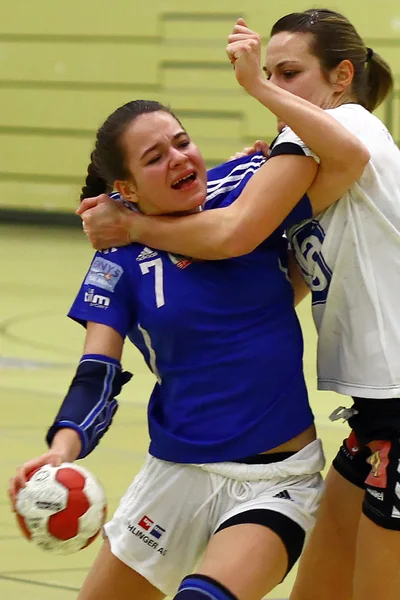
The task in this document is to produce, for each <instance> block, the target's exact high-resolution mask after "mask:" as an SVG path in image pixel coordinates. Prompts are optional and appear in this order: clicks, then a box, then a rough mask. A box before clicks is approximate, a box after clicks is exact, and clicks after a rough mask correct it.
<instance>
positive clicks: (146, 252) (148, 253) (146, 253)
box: [136, 246, 158, 261]
mask: <svg viewBox="0 0 400 600" xmlns="http://www.w3.org/2000/svg"><path fill="white" fill-rule="evenodd" d="M157 255H158V252H157V251H156V250H152V249H151V248H148V247H147V246H145V247H144V248H143V250H142V251H141V253H140V254H139V256H137V257H136V260H138V261H140V260H146V259H147V258H153V256H157Z"/></svg>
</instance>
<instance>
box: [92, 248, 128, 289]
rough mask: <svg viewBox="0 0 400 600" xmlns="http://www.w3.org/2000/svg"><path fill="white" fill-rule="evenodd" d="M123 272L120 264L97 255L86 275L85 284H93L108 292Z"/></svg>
mask: <svg viewBox="0 0 400 600" xmlns="http://www.w3.org/2000/svg"><path fill="white" fill-rule="evenodd" d="M123 272H124V270H123V268H122V267H121V266H120V265H117V264H116V263H113V262H111V261H110V260H106V259H105V258H100V257H99V256H97V257H96V258H95V259H94V261H93V262H92V266H91V267H90V271H89V273H88V274H87V275H86V279H85V284H86V285H95V286H96V287H100V288H102V289H103V290H107V291H108V292H113V291H114V288H115V286H116V285H117V283H118V281H119V280H120V277H121V275H122V273H123Z"/></svg>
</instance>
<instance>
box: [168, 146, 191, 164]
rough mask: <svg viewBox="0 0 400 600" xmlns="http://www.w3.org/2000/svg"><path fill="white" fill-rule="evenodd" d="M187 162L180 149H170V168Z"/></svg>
mask: <svg viewBox="0 0 400 600" xmlns="http://www.w3.org/2000/svg"><path fill="white" fill-rule="evenodd" d="M186 161H187V156H186V154H185V153H184V152H183V151H182V150H181V149H180V148H171V151H170V164H171V166H172V167H174V166H176V165H181V164H182V163H184V162H186Z"/></svg>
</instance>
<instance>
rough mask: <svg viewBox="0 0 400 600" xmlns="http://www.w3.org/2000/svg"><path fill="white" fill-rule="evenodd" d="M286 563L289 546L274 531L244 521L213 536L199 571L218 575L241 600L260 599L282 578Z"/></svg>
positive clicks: (221, 581) (212, 575)
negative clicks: (287, 547)
mask: <svg viewBox="0 0 400 600" xmlns="http://www.w3.org/2000/svg"><path fill="white" fill-rule="evenodd" d="M287 565H288V557H287V552H286V547H285V545H284V544H283V542H282V540H281V538H280V537H279V536H278V535H277V534H276V533H275V532H274V531H272V530H271V529H269V528H267V527H264V526H262V525H256V524H252V523H243V524H241V525H234V526H233V527H229V528H227V529H223V530H221V531H219V532H218V533H216V534H215V535H214V536H213V537H212V538H211V540H210V542H209V544H208V546H207V549H206V552H205V554H204V557H203V560H202V561H201V563H200V565H199V568H198V569H197V572H198V573H201V574H202V575H208V576H209V577H212V578H213V579H216V580H217V581H219V582H220V583H222V584H223V585H224V586H225V587H226V588H228V590H230V591H231V592H232V594H234V595H235V596H237V597H238V598H239V599H240V600H260V598H263V597H264V595H265V594H267V593H268V592H270V591H271V590H272V589H274V587H276V586H277V585H278V584H279V583H280V582H281V581H282V579H283V577H284V576H285V574H286V571H287Z"/></svg>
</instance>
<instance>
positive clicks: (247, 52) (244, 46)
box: [226, 19, 262, 91]
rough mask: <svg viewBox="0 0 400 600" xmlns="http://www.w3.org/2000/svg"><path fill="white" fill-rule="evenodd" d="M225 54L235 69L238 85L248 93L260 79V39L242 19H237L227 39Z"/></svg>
mask: <svg viewBox="0 0 400 600" xmlns="http://www.w3.org/2000/svg"><path fill="white" fill-rule="evenodd" d="M226 53H227V55H228V58H229V60H230V61H231V63H232V64H233V66H234V68H235V75H236V79H237V81H238V83H239V84H240V85H241V86H243V87H244V88H245V89H246V91H250V89H251V87H252V86H253V85H254V84H255V83H256V82H257V80H260V79H261V78H262V73H261V37H260V36H259V35H258V33H256V32H255V31H252V30H251V29H249V28H248V27H247V24H246V22H245V21H244V20H243V19H238V20H237V22H236V25H235V26H234V28H233V31H232V33H231V35H230V36H229V37H228V46H227V47H226Z"/></svg>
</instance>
